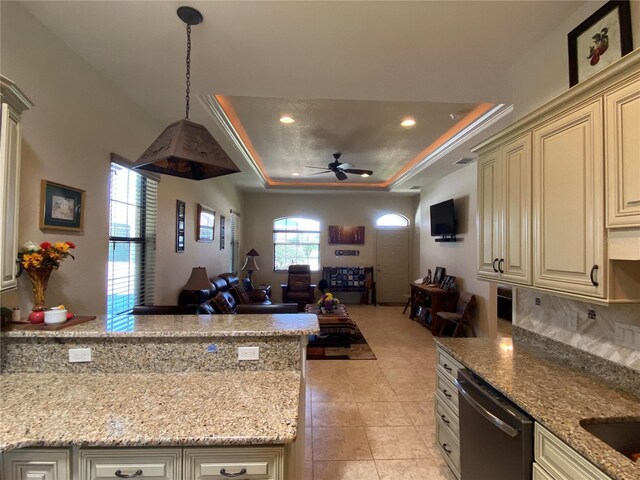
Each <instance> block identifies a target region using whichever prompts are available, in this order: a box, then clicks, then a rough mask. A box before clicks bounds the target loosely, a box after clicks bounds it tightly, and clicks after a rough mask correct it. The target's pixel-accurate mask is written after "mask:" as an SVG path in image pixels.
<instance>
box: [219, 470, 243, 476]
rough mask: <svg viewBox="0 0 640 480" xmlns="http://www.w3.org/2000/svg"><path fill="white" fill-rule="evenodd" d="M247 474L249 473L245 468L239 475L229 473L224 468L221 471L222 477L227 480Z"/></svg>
mask: <svg viewBox="0 0 640 480" xmlns="http://www.w3.org/2000/svg"><path fill="white" fill-rule="evenodd" d="M245 473H247V469H246V468H243V469H242V470H240V471H239V472H238V473H227V471H226V470H225V469H224V468H221V469H220V475H222V476H223V477H227V478H233V477H239V476H240V475H244V474H245Z"/></svg>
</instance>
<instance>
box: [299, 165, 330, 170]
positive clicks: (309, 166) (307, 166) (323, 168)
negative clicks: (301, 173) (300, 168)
mask: <svg viewBox="0 0 640 480" xmlns="http://www.w3.org/2000/svg"><path fill="white" fill-rule="evenodd" d="M305 167H306V168H317V169H319V170H327V167H312V166H311V165H305ZM327 171H330V170H327Z"/></svg>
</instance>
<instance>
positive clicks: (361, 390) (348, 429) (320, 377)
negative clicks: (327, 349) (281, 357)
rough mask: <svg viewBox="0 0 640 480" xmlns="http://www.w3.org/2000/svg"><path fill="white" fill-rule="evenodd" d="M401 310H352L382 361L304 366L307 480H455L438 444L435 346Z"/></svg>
mask: <svg viewBox="0 0 640 480" xmlns="http://www.w3.org/2000/svg"><path fill="white" fill-rule="evenodd" d="M403 308H404V307H403V306H397V307H395V306H394V307H391V306H384V307H383V306H378V307H373V306H366V305H348V309H349V314H350V315H351V317H352V318H353V319H354V320H355V321H356V322H357V324H358V327H359V328H360V330H361V331H362V333H363V334H364V336H365V338H366V339H367V342H368V343H369V345H370V346H371V348H372V350H373V352H374V353H375V355H376V357H377V360H310V361H308V362H307V414H306V417H307V420H306V421H307V430H306V441H307V446H306V449H305V453H306V464H305V467H306V469H305V470H306V480H397V479H400V478H402V479H403V480H455V477H454V476H453V474H452V473H451V471H450V470H449V467H448V466H447V465H446V464H445V462H444V460H442V458H441V456H440V453H439V452H438V450H437V447H436V444H435V419H434V414H433V395H434V391H435V365H436V354H435V343H434V342H433V338H432V336H431V332H430V331H429V330H427V329H426V328H425V327H423V326H421V325H419V324H418V323H416V322H412V321H411V320H409V316H408V312H407V314H406V315H402V309H403Z"/></svg>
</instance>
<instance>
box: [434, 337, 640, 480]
mask: <svg viewBox="0 0 640 480" xmlns="http://www.w3.org/2000/svg"><path fill="white" fill-rule="evenodd" d="M436 342H437V343H438V344H439V345H440V346H441V347H442V348H443V349H444V350H446V351H447V352H448V353H450V354H451V355H452V356H453V357H454V358H455V359H457V360H458V361H459V362H460V363H462V364H463V365H464V366H465V367H467V368H469V369H470V370H472V371H473V372H475V373H476V374H478V375H479V376H480V377H482V378H483V379H484V380H486V381H487V382H488V383H489V384H490V385H492V386H493V387H494V388H496V389H497V390H499V391H500V392H501V393H503V394H504V395H505V396H506V397H507V398H509V399H510V400H511V401H513V402H514V403H515V404H516V405H518V406H519V407H521V408H522V409H523V410H524V411H526V412H528V413H529V414H530V415H531V416H532V417H533V418H534V419H535V420H536V421H537V422H539V423H540V424H542V425H543V426H544V427H546V428H547V429H548V430H549V431H551V432H552V433H554V434H555V435H556V436H558V437H559V438H560V439H562V440H563V441H564V442H566V443H567V444H568V445H569V446H571V447H572V448H573V449H574V450H576V451H577V452H579V453H580V454H581V455H582V456H584V457H585V458H586V459H587V460H589V461H590V462H591V463H593V464H594V465H596V466H597V467H598V468H600V469H601V470H602V471H603V472H605V473H607V474H608V475H610V476H611V477H612V478H614V479H616V480H634V479H638V478H640V464H639V463H633V462H632V461H631V460H630V459H628V458H627V457H625V456H624V455H622V454H621V453H618V452H617V451H615V450H614V449H613V448H611V447H609V446H608V445H607V444H605V443H604V442H602V441H600V440H599V439H598V438H596V437H595V436H593V435H591V434H590V433H588V432H587V431H586V430H584V429H583V428H582V427H581V426H580V421H581V420H586V421H591V420H596V419H609V420H610V421H612V420H614V419H617V420H623V419H625V420H639V419H640V397H639V396H634V395H633V394H632V393H631V392H628V391H625V390H622V389H619V388H615V386H614V385H612V383H610V382H608V381H606V380H604V379H602V378H600V377H597V376H594V375H591V374H589V373H588V372H587V371H586V370H580V369H578V368H575V367H572V366H569V365H567V363H566V362H561V361H559V360H557V359H554V358H553V357H552V356H551V355H549V354H547V353H546V352H544V351H542V350H538V349H537V348H533V347H531V346H529V345H526V344H523V343H519V342H515V341H514V342H513V343H512V342H511V339H502V340H489V339H484V338H437V339H436ZM511 347H512V348H511ZM637 395H640V392H637Z"/></svg>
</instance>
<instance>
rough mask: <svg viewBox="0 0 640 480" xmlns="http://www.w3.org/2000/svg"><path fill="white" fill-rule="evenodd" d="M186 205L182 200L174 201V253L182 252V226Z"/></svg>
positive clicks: (183, 229)
mask: <svg viewBox="0 0 640 480" xmlns="http://www.w3.org/2000/svg"><path fill="white" fill-rule="evenodd" d="M185 211H186V205H185V203H184V202H183V201H182V200H176V252H177V253H182V252H184V231H185V228H184V224H185Z"/></svg>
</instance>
